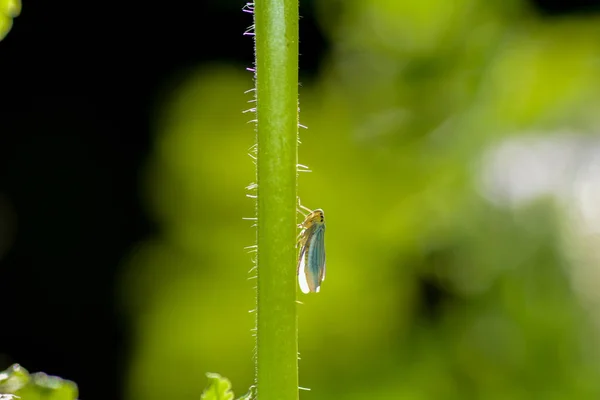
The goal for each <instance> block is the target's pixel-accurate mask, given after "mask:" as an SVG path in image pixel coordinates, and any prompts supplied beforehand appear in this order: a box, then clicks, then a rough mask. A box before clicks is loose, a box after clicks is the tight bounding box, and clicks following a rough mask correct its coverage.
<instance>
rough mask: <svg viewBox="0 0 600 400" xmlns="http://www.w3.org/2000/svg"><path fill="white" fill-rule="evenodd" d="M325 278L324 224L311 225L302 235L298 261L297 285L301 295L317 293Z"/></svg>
mask: <svg viewBox="0 0 600 400" xmlns="http://www.w3.org/2000/svg"><path fill="white" fill-rule="evenodd" d="M324 278H325V224H322V223H321V224H319V223H316V224H313V225H312V226H310V227H309V228H308V229H306V230H305V232H304V233H303V237H302V239H301V249H300V255H299V259H298V283H299V284H300V289H301V290H302V292H303V293H310V292H316V293H318V292H319V289H320V286H321V282H322V281H323V279H324Z"/></svg>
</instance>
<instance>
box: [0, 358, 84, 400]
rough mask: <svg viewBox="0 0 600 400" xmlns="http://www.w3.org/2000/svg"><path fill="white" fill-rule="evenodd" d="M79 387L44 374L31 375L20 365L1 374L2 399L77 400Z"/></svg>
mask: <svg viewBox="0 0 600 400" xmlns="http://www.w3.org/2000/svg"><path fill="white" fill-rule="evenodd" d="M77 393H78V391H77V385H76V384H75V383H74V382H71V381H69V380H66V379H61V378H59V377H57V376H50V375H46V374H44V373H43V372H36V373H34V374H29V372H27V370H26V369H25V368H23V367H21V366H20V365H18V364H13V365H12V366H10V367H9V368H8V369H6V370H5V371H3V372H0V399H9V398H10V397H2V396H3V395H4V396H13V397H14V398H20V399H21V400H75V399H77Z"/></svg>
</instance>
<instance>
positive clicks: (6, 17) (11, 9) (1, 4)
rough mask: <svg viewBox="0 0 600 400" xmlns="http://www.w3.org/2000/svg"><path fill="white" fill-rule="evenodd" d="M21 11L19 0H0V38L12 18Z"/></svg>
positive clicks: (10, 23) (8, 28) (10, 24)
mask: <svg viewBox="0 0 600 400" xmlns="http://www.w3.org/2000/svg"><path fill="white" fill-rule="evenodd" d="M20 13H21V0H0V40H2V39H4V37H5V36H6V34H7V33H8V31H10V28H11V26H12V20H13V18H15V17H17V16H18V15H19V14H20Z"/></svg>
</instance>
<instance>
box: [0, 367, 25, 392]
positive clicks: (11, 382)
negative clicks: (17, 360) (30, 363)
mask: <svg viewBox="0 0 600 400" xmlns="http://www.w3.org/2000/svg"><path fill="white" fill-rule="evenodd" d="M29 382H30V377H29V372H27V370H26V369H25V368H23V367H21V366H20V365H19V364H13V365H11V366H10V367H8V368H7V369H6V370H4V371H2V372H0V393H2V394H4V393H15V392H16V391H18V390H19V389H21V388H23V387H25V386H26V385H27V384H28V383H29Z"/></svg>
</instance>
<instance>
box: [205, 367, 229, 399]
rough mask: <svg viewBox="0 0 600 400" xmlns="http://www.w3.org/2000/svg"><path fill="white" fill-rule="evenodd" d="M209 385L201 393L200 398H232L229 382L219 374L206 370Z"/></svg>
mask: <svg viewBox="0 0 600 400" xmlns="http://www.w3.org/2000/svg"><path fill="white" fill-rule="evenodd" d="M206 376H207V377H208V380H209V382H210V383H209V386H208V387H207V388H206V389H205V390H204V393H202V397H201V400H233V393H232V392H231V382H229V380H228V379H227V378H223V377H222V376H221V375H219V374H215V373H213V372H207V373H206Z"/></svg>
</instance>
